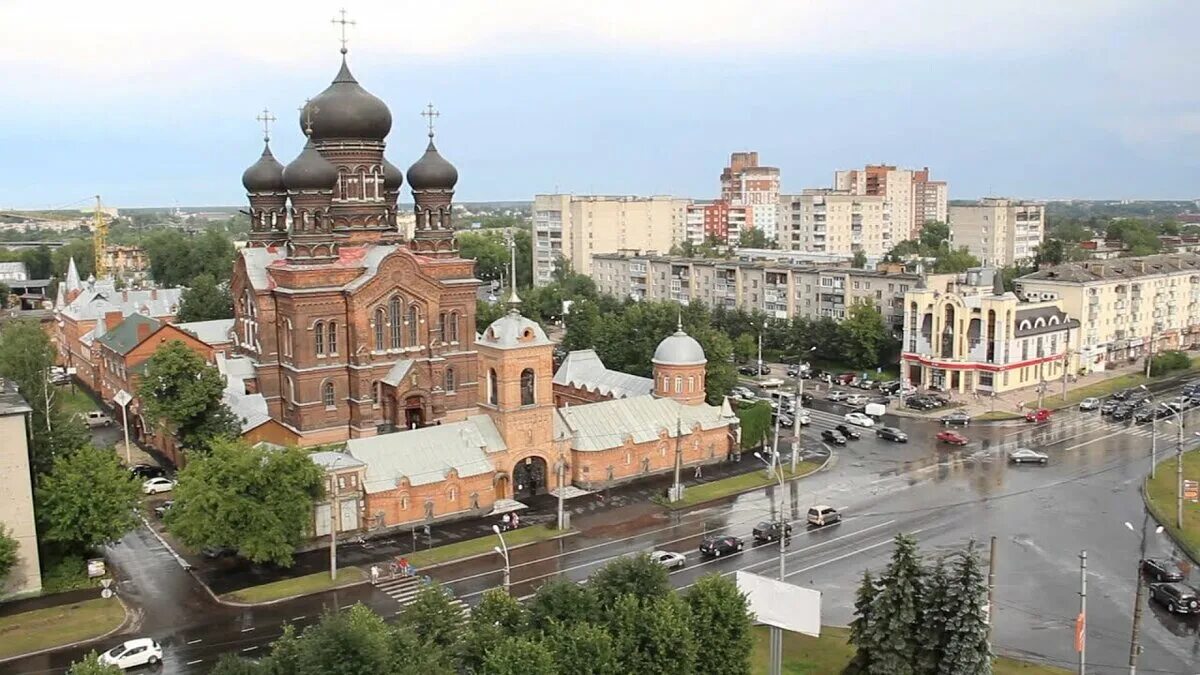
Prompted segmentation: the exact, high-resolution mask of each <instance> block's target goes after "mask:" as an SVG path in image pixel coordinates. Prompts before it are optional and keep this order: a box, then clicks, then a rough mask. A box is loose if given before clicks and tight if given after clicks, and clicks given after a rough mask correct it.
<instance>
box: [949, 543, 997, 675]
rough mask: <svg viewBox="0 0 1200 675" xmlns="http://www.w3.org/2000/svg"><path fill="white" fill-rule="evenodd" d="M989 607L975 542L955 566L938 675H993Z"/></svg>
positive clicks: (951, 578) (951, 579)
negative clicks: (988, 618)
mask: <svg viewBox="0 0 1200 675" xmlns="http://www.w3.org/2000/svg"><path fill="white" fill-rule="evenodd" d="M986 604H987V582H986V580H985V578H984V575H983V570H982V568H981V566H980V563H979V556H977V555H976V554H975V542H973V541H972V542H971V543H970V544H968V545H967V550H966V551H965V552H964V553H963V554H962V557H960V558H959V560H958V562H957V564H955V566H954V570H953V572H952V573H951V575H950V579H949V583H948V584H947V593H946V597H945V602H944V607H945V610H944V612H945V615H946V628H945V647H944V649H943V653H942V658H941V661H940V663H939V667H938V670H937V672H938V673H940V674H942V675H991V672H992V653H991V647H990V646H989V644H988V624H987V613H986V612H985V611H984V606H985V605H986Z"/></svg>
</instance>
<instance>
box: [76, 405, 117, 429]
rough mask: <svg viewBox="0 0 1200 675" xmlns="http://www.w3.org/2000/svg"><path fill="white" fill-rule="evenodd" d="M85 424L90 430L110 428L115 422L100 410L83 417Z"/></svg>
mask: <svg viewBox="0 0 1200 675" xmlns="http://www.w3.org/2000/svg"><path fill="white" fill-rule="evenodd" d="M83 423H84V424H86V425H88V428H89V429H95V428H96V427H110V426H112V424H113V420H112V418H111V417H109V416H108V415H106V414H104V413H102V412H100V411H99V410H93V411H91V412H88V413H87V414H85V415H83Z"/></svg>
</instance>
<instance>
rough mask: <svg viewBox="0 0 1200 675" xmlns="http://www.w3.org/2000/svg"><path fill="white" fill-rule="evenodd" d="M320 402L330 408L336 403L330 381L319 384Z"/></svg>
mask: <svg viewBox="0 0 1200 675" xmlns="http://www.w3.org/2000/svg"><path fill="white" fill-rule="evenodd" d="M321 402H322V403H324V404H325V407H326V408H332V407H334V405H335V404H336V401H335V399H334V391H333V383H332V382H326V383H325V384H322V385H321Z"/></svg>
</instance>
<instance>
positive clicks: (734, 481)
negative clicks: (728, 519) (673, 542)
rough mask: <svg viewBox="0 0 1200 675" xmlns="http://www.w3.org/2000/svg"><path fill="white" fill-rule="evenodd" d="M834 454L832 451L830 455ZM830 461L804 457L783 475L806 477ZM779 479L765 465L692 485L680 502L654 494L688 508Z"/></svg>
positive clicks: (667, 504) (671, 504)
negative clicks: (818, 460)
mask: <svg viewBox="0 0 1200 675" xmlns="http://www.w3.org/2000/svg"><path fill="white" fill-rule="evenodd" d="M832 456H833V455H832V454H830V457H832ZM828 462H829V457H826V458H825V461H823V462H809V461H802V462H799V463H797V464H796V471H795V472H792V471H791V468H790V467H788V466H785V467H784V470H783V479H784V480H785V481H791V480H795V479H799V478H803V477H805V476H807V475H809V474H812V473H815V472H817V471H819V470H821V469H823V468H825V465H826V464H827V463H828ZM778 482H779V479H778V478H776V477H775V476H772V475H770V474H768V473H767V472H766V470H765V469H756V470H754V471H749V472H746V473H743V474H738V475H736V476H730V477H729V478H722V479H720V480H714V481H712V482H710V483H701V484H699V485H689V486H687V488H686V489H685V490H684V492H683V499H681V500H679V501H677V502H668V501H666V500H665V499H664V498H662V497H655V501H656V502H657V503H659V504H660V505H662V506H664V507H666V508H668V509H671V510H678V509H686V508H690V507H692V506H696V505H699V504H705V503H707V502H712V501H716V500H718V499H722V498H724V497H730V496H733V495H739V494H742V493H743V492H750V491H751V490H757V489H759V488H762V487H766V486H768V485H775V484H776V483H778Z"/></svg>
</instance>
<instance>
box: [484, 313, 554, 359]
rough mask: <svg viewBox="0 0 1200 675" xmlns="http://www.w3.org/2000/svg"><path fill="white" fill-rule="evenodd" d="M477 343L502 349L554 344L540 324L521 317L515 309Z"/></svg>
mask: <svg viewBox="0 0 1200 675" xmlns="http://www.w3.org/2000/svg"><path fill="white" fill-rule="evenodd" d="M477 342H481V343H483V344H486V345H489V346H491V347H499V348H501V349H516V348H520V347H538V346H545V345H548V344H553V343H551V342H550V339H549V338H547V337H546V331H544V330H542V327H541V325H540V324H538V322H536V321H534V320H533V319H529V318H526V317H524V316H521V313H520V312H518V311H517V310H515V309H512V310H509V312H508V313H507V314H505V315H504V316H502V317H500V318H499V319H496V320H495V321H493V322H492V325H490V326H488V327H487V330H485V331H483V335H482V336H481V337H480V339H479V340H477Z"/></svg>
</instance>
